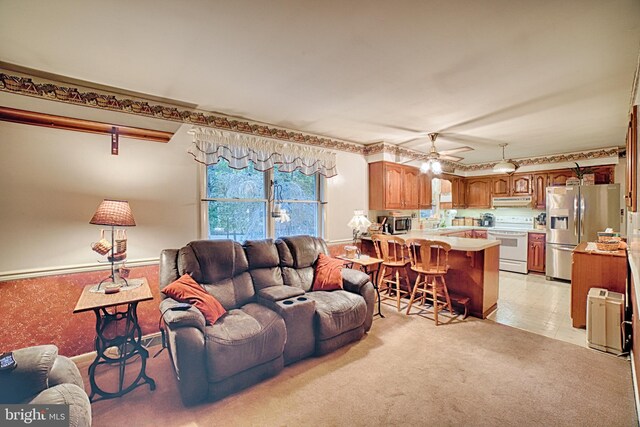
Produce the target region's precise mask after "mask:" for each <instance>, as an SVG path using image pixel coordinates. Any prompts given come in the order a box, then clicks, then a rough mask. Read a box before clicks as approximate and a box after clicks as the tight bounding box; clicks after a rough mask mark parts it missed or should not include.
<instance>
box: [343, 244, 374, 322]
mask: <svg viewBox="0 0 640 427" xmlns="http://www.w3.org/2000/svg"><path fill="white" fill-rule="evenodd" d="M336 258H338V259H341V260H343V261H344V262H345V265H347V266H348V268H352V267H353V265H354V264H357V265H359V266H361V267H362V271H363V272H365V273H366V274H368V275H369V277H371V283H373V288H374V289H375V290H376V295H377V297H378V312H377V313H376V314H377V315H378V316H380V317H382V318H384V316H383V315H382V311H380V290H379V289H378V271H379V269H380V264H381V263H382V261H383V260H381V259H380V258H373V257H370V256H364V257H362V256H361V257H360V258H347V256H346V255H339V256H337V257H336ZM374 266H377V267H378V268H376V269H375V270H371V267H374Z"/></svg>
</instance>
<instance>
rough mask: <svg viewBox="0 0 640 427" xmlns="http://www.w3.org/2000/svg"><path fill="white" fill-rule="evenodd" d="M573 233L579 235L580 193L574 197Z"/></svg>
mask: <svg viewBox="0 0 640 427" xmlns="http://www.w3.org/2000/svg"><path fill="white" fill-rule="evenodd" d="M573 234H575V235H576V237H577V236H578V195H577V194H576V195H575V196H574V197H573Z"/></svg>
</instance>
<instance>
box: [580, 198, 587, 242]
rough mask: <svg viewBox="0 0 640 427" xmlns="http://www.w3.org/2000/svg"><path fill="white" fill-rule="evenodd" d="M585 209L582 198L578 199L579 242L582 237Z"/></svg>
mask: <svg viewBox="0 0 640 427" xmlns="http://www.w3.org/2000/svg"><path fill="white" fill-rule="evenodd" d="M585 209H586V206H585V203H584V197H580V241H582V236H583V235H584V211H585Z"/></svg>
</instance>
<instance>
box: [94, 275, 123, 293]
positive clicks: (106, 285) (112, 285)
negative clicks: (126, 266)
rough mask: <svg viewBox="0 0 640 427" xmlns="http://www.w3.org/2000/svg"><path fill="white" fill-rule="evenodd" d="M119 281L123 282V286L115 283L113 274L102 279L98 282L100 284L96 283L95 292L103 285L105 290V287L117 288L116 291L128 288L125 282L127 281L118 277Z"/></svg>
mask: <svg viewBox="0 0 640 427" xmlns="http://www.w3.org/2000/svg"><path fill="white" fill-rule="evenodd" d="M120 279H122V281H123V282H124V285H122V284H121V283H118V282H116V279H115V276H114V275H113V274H111V275H109V277H105V278H104V279H102V280H101V281H100V283H98V287H97V290H100V287H101V286H102V285H103V284H104V285H105V290H106V288H107V287H109V286H110V287H112V288H113V287H115V286H117V288H118V289H120V288H121V287H123V286H129V282H127V279H125V278H124V277H120ZM109 280H111V283H109V282H108V281H109ZM111 293H115V292H111Z"/></svg>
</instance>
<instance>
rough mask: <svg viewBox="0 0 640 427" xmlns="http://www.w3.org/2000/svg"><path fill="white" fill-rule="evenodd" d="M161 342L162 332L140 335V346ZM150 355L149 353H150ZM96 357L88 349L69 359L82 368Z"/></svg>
mask: <svg viewBox="0 0 640 427" xmlns="http://www.w3.org/2000/svg"><path fill="white" fill-rule="evenodd" d="M161 344H162V334H161V333H160V332H154V333H152V334H149V335H144V336H143V337H142V346H143V347H144V348H150V347H155V346H157V345H161ZM150 356H151V355H150ZM95 358H96V352H95V351H90V352H89V353H82V354H78V355H76V356H71V357H70V359H71V361H72V362H73V363H75V364H76V366H78V368H84V367H87V366H89V365H90V364H91V362H93V361H94V359H95Z"/></svg>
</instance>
